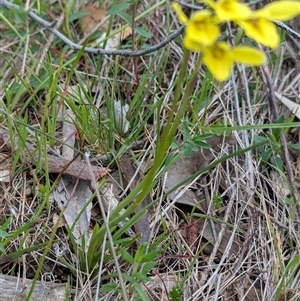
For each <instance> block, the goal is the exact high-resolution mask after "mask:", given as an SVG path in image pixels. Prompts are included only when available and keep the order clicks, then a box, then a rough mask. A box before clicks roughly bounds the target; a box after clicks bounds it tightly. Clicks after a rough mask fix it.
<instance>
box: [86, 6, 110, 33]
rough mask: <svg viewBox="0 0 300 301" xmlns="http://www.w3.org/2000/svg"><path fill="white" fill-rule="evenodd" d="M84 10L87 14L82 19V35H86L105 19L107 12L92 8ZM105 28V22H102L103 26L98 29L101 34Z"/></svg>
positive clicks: (106, 25)
mask: <svg viewBox="0 0 300 301" xmlns="http://www.w3.org/2000/svg"><path fill="white" fill-rule="evenodd" d="M84 10H85V11H86V12H88V13H89V14H88V15H86V16H84V17H83V18H82V20H81V27H82V31H83V32H84V34H86V35H88V34H89V33H91V32H92V31H93V30H94V29H95V28H96V27H97V26H98V24H99V23H101V22H102V21H103V20H104V19H105V16H106V13H107V11H106V10H105V9H102V8H97V7H94V6H86V7H85V8H84ZM107 28H108V23H107V22H104V24H103V25H101V26H100V27H99V29H100V30H101V31H103V32H106V31H107Z"/></svg>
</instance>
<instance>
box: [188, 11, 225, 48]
mask: <svg viewBox="0 0 300 301" xmlns="http://www.w3.org/2000/svg"><path fill="white" fill-rule="evenodd" d="M219 34H220V29H219V27H218V25H217V24H215V22H214V19H213V18H212V16H211V13H210V12H209V11H208V10H204V11H199V12H196V13H194V14H193V15H192V16H191V19H190V22H189V23H188V25H187V27H186V35H187V36H188V38H189V39H192V40H193V41H195V42H197V43H199V44H202V45H203V46H210V45H212V44H214V42H215V41H216V40H217V38H218V36H219Z"/></svg>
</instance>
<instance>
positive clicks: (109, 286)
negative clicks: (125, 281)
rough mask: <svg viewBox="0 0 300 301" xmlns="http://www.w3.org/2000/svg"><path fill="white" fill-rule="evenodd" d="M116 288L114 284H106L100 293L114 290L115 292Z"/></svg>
mask: <svg viewBox="0 0 300 301" xmlns="http://www.w3.org/2000/svg"><path fill="white" fill-rule="evenodd" d="M117 287H118V285H117V284H116V283H108V284H105V285H103V286H102V287H101V289H102V291H103V292H104V293H110V292H112V291H114V290H116V289H117Z"/></svg>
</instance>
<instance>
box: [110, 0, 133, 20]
mask: <svg viewBox="0 0 300 301" xmlns="http://www.w3.org/2000/svg"><path fill="white" fill-rule="evenodd" d="M130 5H131V3H130V2H126V1H125V2H122V3H119V4H117V5H114V6H113V7H112V8H111V9H110V10H109V11H108V12H107V14H106V15H107V16H110V15H115V14H117V15H119V13H121V12H123V11H124V10H125V9H126V8H127V7H129V6H130ZM120 17H121V16H120Z"/></svg>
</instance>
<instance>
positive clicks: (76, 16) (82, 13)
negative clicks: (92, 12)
mask: <svg viewBox="0 0 300 301" xmlns="http://www.w3.org/2000/svg"><path fill="white" fill-rule="evenodd" d="M88 14H89V13H88V12H87V11H79V12H77V13H75V14H72V15H70V16H69V18H68V21H69V22H73V21H75V20H77V19H80V18H82V17H84V16H87V15H88Z"/></svg>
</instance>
